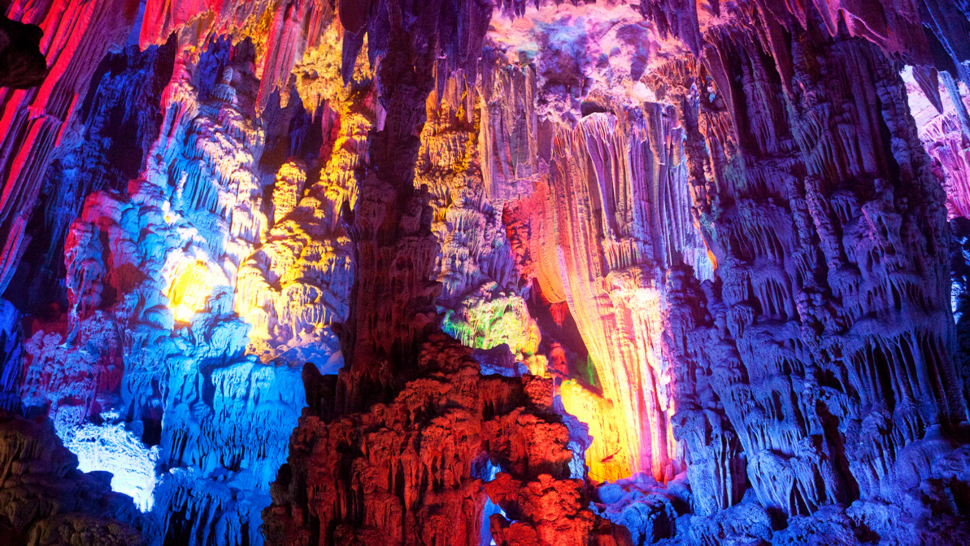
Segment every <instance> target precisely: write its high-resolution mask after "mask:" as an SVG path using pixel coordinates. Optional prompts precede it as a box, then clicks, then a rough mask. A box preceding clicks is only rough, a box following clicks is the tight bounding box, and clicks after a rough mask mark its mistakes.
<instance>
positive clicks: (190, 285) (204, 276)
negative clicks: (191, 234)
mask: <svg viewBox="0 0 970 546" xmlns="http://www.w3.org/2000/svg"><path fill="white" fill-rule="evenodd" d="M174 278H175V280H174V281H173V282H172V284H171V285H170V286H169V288H168V300H169V306H170V307H171V309H172V312H173V313H174V314H175V320H176V321H177V322H188V320H189V319H190V318H192V315H194V314H196V313H197V312H199V311H202V310H204V309H205V305H206V302H207V301H208V299H209V294H211V293H212V287H213V286H214V285H215V283H214V282H213V280H212V275H211V274H210V273H209V268H208V267H206V265H205V264H204V263H202V262H201V261H195V262H188V263H186V264H183V265H181V266H179V267H178V269H177V270H176V274H175V276H174Z"/></svg>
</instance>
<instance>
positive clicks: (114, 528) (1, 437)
mask: <svg viewBox="0 0 970 546" xmlns="http://www.w3.org/2000/svg"><path fill="white" fill-rule="evenodd" d="M77 462H78V461H77V457H76V456H74V454H73V453H71V452H70V451H68V450H67V449H65V448H64V446H63V445H62V444H61V441H60V439H59V438H58V437H57V436H56V435H55V434H54V430H53V427H51V424H50V421H47V422H45V423H43V424H40V423H36V422H33V421H28V420H26V419H23V418H22V417H18V416H15V415H13V414H11V413H8V412H6V411H4V410H0V467H2V468H3V472H2V473H0V506H2V507H3V509H2V510H0V533H2V536H3V541H4V544H10V545H11V546H19V545H21V544H23V545H27V544H30V545H38V546H39V545H46V544H50V545H54V544H92V545H94V544H97V545H105V546H107V545H118V546H121V545H128V544H131V545H135V544H149V542H148V541H146V539H145V537H146V536H148V537H151V536H153V535H154V532H153V529H151V525H152V522H151V520H150V519H149V518H147V517H145V516H144V515H142V514H140V513H139V512H138V511H137V510H136V509H135V506H134V505H133V504H132V502H131V499H130V498H127V497H125V496H124V495H121V494H118V493H114V492H112V491H111V488H110V487H109V486H108V480H109V479H110V477H111V476H110V475H108V474H105V473H104V472H95V473H90V474H85V473H83V472H80V471H79V470H78V464H77Z"/></svg>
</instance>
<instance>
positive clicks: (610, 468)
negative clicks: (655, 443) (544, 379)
mask: <svg viewBox="0 0 970 546" xmlns="http://www.w3.org/2000/svg"><path fill="white" fill-rule="evenodd" d="M560 395H561V396H562V405H563V407H564V408H565V410H566V412H567V413H569V414H570V415H574V416H576V417H577V418H578V419H579V420H580V421H582V422H584V423H586V424H587V425H588V426H589V435H590V438H591V439H592V444H591V445H590V447H589V448H587V449H586V466H588V467H589V478H590V479H591V480H593V481H596V482H604V481H611V482H612V481H616V480H618V479H620V478H625V477H628V476H629V475H630V474H631V472H630V464H629V461H630V453H629V450H628V449H627V446H626V443H625V442H624V439H623V438H622V437H621V436H622V435H621V426H622V425H621V423H622V422H623V421H624V420H623V419H622V417H621V416H620V414H619V412H617V410H616V407H615V406H614V405H613V402H610V401H609V400H607V399H605V398H603V397H602V396H599V395H597V394H596V393H594V392H591V391H589V390H587V389H585V388H584V387H583V386H582V385H580V384H579V383H577V382H576V381H575V380H573V379H570V380H568V381H565V382H563V384H562V385H561V386H560Z"/></svg>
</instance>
